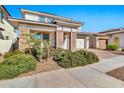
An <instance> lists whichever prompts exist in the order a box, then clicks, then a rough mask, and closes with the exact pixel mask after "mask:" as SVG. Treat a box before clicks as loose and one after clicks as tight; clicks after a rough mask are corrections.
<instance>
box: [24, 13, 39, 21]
mask: <svg viewBox="0 0 124 93" xmlns="http://www.w3.org/2000/svg"><path fill="white" fill-rule="evenodd" d="M25 19H27V20H33V21H39V19H40V17H39V16H37V15H35V14H25Z"/></svg>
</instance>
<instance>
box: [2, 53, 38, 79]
mask: <svg viewBox="0 0 124 93" xmlns="http://www.w3.org/2000/svg"><path fill="white" fill-rule="evenodd" d="M36 63H37V62H36V59H35V58H34V57H33V56H31V55H26V54H17V55H13V56H10V57H6V58H5V60H4V61H3V62H2V63H1V64H0V79H10V78H14V77H16V76H18V75H20V74H22V73H26V72H29V71H32V70H35V68H36Z"/></svg>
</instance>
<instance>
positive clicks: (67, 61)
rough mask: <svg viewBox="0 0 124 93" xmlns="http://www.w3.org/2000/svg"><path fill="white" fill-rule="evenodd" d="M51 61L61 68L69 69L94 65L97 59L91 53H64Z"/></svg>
mask: <svg viewBox="0 0 124 93" xmlns="http://www.w3.org/2000/svg"><path fill="white" fill-rule="evenodd" d="M53 59H54V60H55V61H56V62H57V63H58V64H59V65H60V66H62V67H64V68H70V67H76V66H83V65H87V64H91V63H96V62H98V61H99V58H98V57H97V56H96V55H95V54H94V53H92V52H87V51H83V50H82V51H76V52H72V51H64V52H60V53H58V55H55V56H54V57H53Z"/></svg>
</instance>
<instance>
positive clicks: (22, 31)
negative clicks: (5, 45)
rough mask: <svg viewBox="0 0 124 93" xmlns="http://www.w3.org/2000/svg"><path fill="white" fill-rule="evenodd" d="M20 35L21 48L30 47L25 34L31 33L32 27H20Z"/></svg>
mask: <svg viewBox="0 0 124 93" xmlns="http://www.w3.org/2000/svg"><path fill="white" fill-rule="evenodd" d="M19 31H20V36H19V50H24V49H25V48H29V45H28V43H27V39H26V36H25V34H28V33H30V29H27V28H24V27H19Z"/></svg>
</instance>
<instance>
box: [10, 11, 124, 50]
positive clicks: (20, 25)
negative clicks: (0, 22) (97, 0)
mask: <svg viewBox="0 0 124 93" xmlns="http://www.w3.org/2000/svg"><path fill="white" fill-rule="evenodd" d="M20 11H21V14H22V18H21V19H19V18H9V19H8V20H9V21H10V23H11V24H12V25H13V26H14V27H15V28H16V29H17V30H19V31H20V35H19V49H20V50H24V49H26V48H28V47H29V46H28V43H27V39H26V35H25V34H33V33H36V32H37V33H36V34H35V35H34V37H35V38H37V39H41V40H49V41H50V42H51V47H52V48H63V49H69V50H77V49H83V48H86V49H88V48H98V49H106V46H107V45H108V44H111V43H113V42H114V43H117V44H118V46H119V47H120V48H122V47H124V44H123V34H122V33H123V29H112V30H109V31H104V32H99V33H89V32H82V31H81V27H82V26H83V25H84V23H83V22H78V21H74V20H72V19H71V18H66V17H62V16H58V15H55V14H50V13H45V12H37V11H31V10H26V9H20ZM41 45H42V46H43V43H41Z"/></svg>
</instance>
